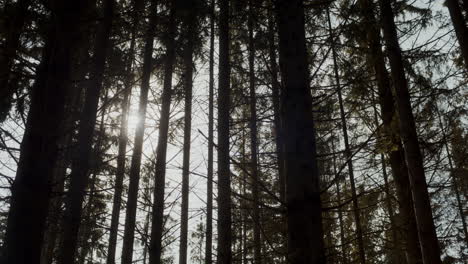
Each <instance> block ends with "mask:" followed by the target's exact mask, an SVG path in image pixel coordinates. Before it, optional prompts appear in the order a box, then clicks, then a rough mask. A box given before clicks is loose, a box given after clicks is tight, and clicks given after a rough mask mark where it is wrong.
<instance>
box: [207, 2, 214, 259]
mask: <svg viewBox="0 0 468 264" xmlns="http://www.w3.org/2000/svg"><path fill="white" fill-rule="evenodd" d="M214 27H215V1H214V0H211V14H210V59H209V60H210V62H209V63H210V69H209V71H210V73H209V75H210V76H209V84H208V85H209V88H208V90H209V91H208V93H209V95H208V97H209V98H208V102H209V103H208V108H209V109H208V171H207V174H208V175H207V188H206V196H207V197H206V240H205V242H206V244H205V264H212V263H213V250H212V246H213V144H214V141H213V140H214V137H213V123H214V113H213V112H214V36H215V28H214Z"/></svg>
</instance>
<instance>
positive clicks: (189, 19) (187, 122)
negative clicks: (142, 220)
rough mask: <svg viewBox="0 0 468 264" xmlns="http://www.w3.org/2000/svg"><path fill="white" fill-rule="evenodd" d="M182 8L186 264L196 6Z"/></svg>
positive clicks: (182, 252) (183, 259)
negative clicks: (183, 36) (184, 30)
mask: <svg viewBox="0 0 468 264" xmlns="http://www.w3.org/2000/svg"><path fill="white" fill-rule="evenodd" d="M183 7H184V10H183V11H184V16H185V18H184V19H185V27H184V28H185V29H186V30H187V31H186V32H185V40H186V41H187V42H186V44H185V45H186V46H185V50H184V54H183V57H184V58H183V59H184V74H183V78H184V80H183V82H184V88H185V89H184V90H185V116H184V153H183V161H182V166H183V168H182V205H181V207H182V208H181V222H180V248H179V264H187V237H188V208H189V183H190V178H189V176H190V144H191V136H192V88H193V68H194V63H193V46H194V41H195V34H196V31H197V27H196V23H197V14H196V10H197V6H196V2H195V1H194V0H190V1H186V2H185V5H184V6H183Z"/></svg>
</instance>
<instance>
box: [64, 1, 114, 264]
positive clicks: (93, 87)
mask: <svg viewBox="0 0 468 264" xmlns="http://www.w3.org/2000/svg"><path fill="white" fill-rule="evenodd" d="M102 10H103V19H102V22H100V24H99V26H98V32H97V34H96V40H95V46H94V64H93V67H92V70H91V71H90V74H91V77H90V80H89V86H88V87H87V89H86V98H85V103H84V109H83V113H82V117H81V120H80V126H79V132H78V144H77V145H78V147H77V152H76V157H75V158H74V159H73V161H72V172H71V176H70V187H69V190H68V194H67V198H66V209H65V213H64V239H63V244H62V246H61V253H60V256H59V263H60V264H69V263H73V262H74V259H75V251H76V245H77V241H78V230H79V227H80V222H81V215H82V204H83V199H84V195H85V189H86V185H87V182H88V170H89V162H90V154H91V149H92V143H93V134H94V125H95V123H96V114H97V108H98V103H99V94H100V92H101V88H102V80H103V77H104V68H105V63H106V54H107V50H108V48H109V46H110V34H111V28H112V20H113V15H114V0H106V1H104V2H103V7H102Z"/></svg>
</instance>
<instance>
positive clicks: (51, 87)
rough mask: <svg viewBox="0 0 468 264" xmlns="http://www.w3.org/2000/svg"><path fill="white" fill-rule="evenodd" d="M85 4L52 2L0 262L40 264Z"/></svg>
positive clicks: (5, 263)
mask: <svg viewBox="0 0 468 264" xmlns="http://www.w3.org/2000/svg"><path fill="white" fill-rule="evenodd" d="M89 7H90V5H89V3H88V2H87V1H68V2H67V3H63V2H61V1H52V10H51V12H52V14H53V15H52V16H51V20H52V21H51V22H52V23H51V25H52V26H51V29H50V31H49V33H48V36H47V40H46V44H45V48H44V52H43V57H42V61H41V64H40V66H39V68H38V71H37V75H36V81H35V83H34V86H33V89H32V95H31V106H30V113H29V115H28V120H27V123H26V131H25V134H24V136H23V141H22V143H21V155H20V160H19V163H18V170H17V172H16V178H15V181H14V183H13V186H12V189H11V192H12V194H11V202H10V211H9V215H8V222H7V228H6V234H5V238H4V247H3V252H2V256H1V257H0V263H2V264H3V263H4V264H10V263H15V264H31V263H39V262H40V256H41V244H42V242H43V235H44V230H45V222H46V218H47V213H48V207H49V198H50V191H51V186H50V184H49V181H50V180H52V177H53V173H54V167H55V165H56V162H57V155H58V153H57V152H58V151H57V150H58V142H59V140H60V136H61V135H60V127H61V125H62V124H63V120H64V106H65V98H66V94H67V91H68V87H69V86H70V84H71V82H70V71H71V64H72V58H73V55H74V52H76V51H77V50H78V47H79V44H80V43H81V42H82V41H84V39H83V38H84V34H83V31H82V28H81V27H80V26H82V22H80V21H82V20H80V19H78V18H80V17H82V16H85V14H86V12H87V11H88V10H89Z"/></svg>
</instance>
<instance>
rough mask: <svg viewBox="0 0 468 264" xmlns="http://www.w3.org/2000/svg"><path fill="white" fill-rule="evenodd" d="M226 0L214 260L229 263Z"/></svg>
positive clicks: (223, 7)
mask: <svg viewBox="0 0 468 264" xmlns="http://www.w3.org/2000/svg"><path fill="white" fill-rule="evenodd" d="M229 2H230V1H229V0H219V5H220V14H219V83H218V247H217V251H218V260H217V263H218V264H231V263H232V249H231V244H232V227H231V225H232V220H231V206H232V205H231V203H232V201H231V172H230V169H229V109H230V98H229V94H230V86H231V83H230V72H231V66H230V59H229V42H230V36H229V35H230V34H229V14H230V12H229V6H230V4H229Z"/></svg>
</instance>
